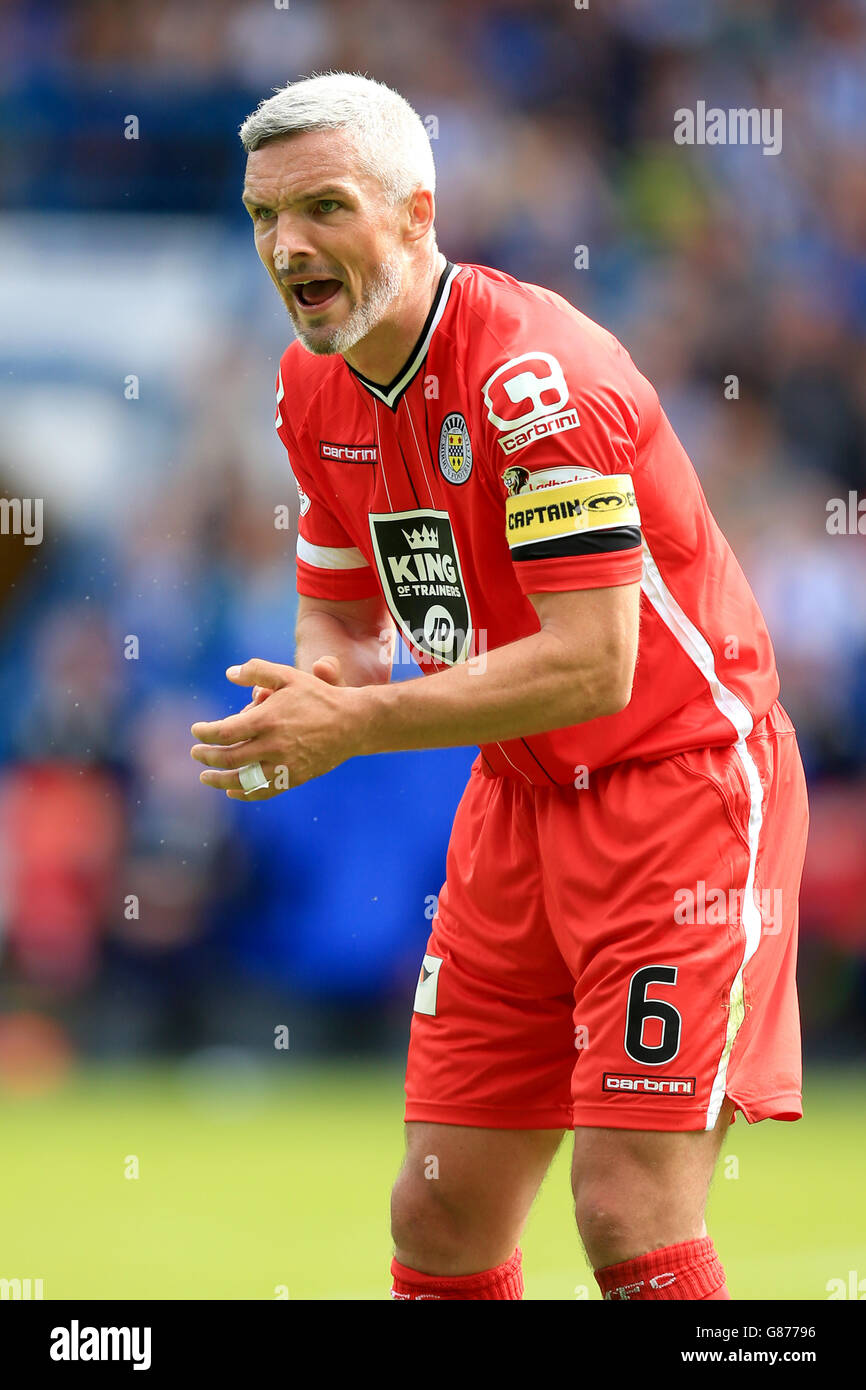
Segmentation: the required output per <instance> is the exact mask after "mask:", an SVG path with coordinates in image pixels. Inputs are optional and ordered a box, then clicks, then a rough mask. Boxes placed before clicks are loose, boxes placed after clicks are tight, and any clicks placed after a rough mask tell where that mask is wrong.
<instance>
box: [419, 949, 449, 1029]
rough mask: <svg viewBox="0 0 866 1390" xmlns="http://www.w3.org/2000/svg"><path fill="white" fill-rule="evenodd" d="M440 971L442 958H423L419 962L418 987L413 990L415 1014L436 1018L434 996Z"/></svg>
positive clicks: (437, 987)
mask: <svg viewBox="0 0 866 1390" xmlns="http://www.w3.org/2000/svg"><path fill="white" fill-rule="evenodd" d="M441 969H442V958H441V957H440V956H425V957H424V959H423V961H422V962H421V972H420V974H419V976H418V986H417V988H416V990H415V1003H414V1005H413V1008H414V1011H415V1013H416V1014H429V1015H430V1017H431V1018H435V1017H436V995H437V992H438V989H439V971H440V970H441Z"/></svg>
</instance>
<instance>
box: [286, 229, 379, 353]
mask: <svg viewBox="0 0 866 1390" xmlns="http://www.w3.org/2000/svg"><path fill="white" fill-rule="evenodd" d="M402 289H403V275H402V270H401V266H400V261H399V258H398V256H397V255H396V254H395V255H393V256H390V257H389V258H388V259H387V260H386V261H382V263H381V264H380V265H379V266H378V267H377V269H376V273H375V276H374V277H373V279H372V280H371V281H370V283H369V284H368V285H367V287H366V288H365V290H364V295H363V298H362V300H361V302H360V304H356V305H355V307H354V308H353V309H352V310H351V312H350V313H349V316H348V318H346V319H344V320H343V322H342V323H338V324H335V325H334V326H333V328H331V327H328V326H323V327H321V328H307V327H305V326H304V325H303V324H302V323H300V322H299V319H298V317H296V315H295V313H294V312H293V311H292V309H291V308H290V310H289V313H290V315H291V319H292V322H293V324H294V326H295V333H296V334H297V337H298V341H299V342H300V343H301V345H302V347H305V348H306V349H307V351H308V352H312V353H314V354H315V356H317V357H326V356H332V355H334V354H335V353H346V352H350V351H351V349H352V348H353V347H355V345H356V344H357V343H360V341H361V339H362V338H366V336H367V334H368V333H370V332H372V330H373V329H374V328H375V327H376V326H377V324H379V323H381V321H382V319H383V318H384V317H385V314H386V312H387V310H388V309H389V308H390V306H391V305H392V304H393V303H394V301H395V299H397V298H398V297H399V295H400V292H401V291H402Z"/></svg>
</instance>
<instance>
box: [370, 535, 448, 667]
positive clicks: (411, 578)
mask: <svg viewBox="0 0 866 1390" xmlns="http://www.w3.org/2000/svg"><path fill="white" fill-rule="evenodd" d="M369 520H370V535H371V537H372V540H373V551H374V553H375V556H376V567H377V569H378V571H379V577H380V579H381V581H382V588H383V590H384V593H385V599H386V601H387V604H388V608H389V609H390V612H391V616H392V617H393V619H394V621H395V622H396V624H397V626H398V628H399V629H400V631H401V632H402V634H403V636H404V637H405V638H406V640H407V641H408V642H410V643H411V644H412V646H413V647H415V648H416V650H417V651H420V652H423V653H424V655H425V656H428V657H433V658H434V659H435V660H436V661H441V662H444V663H446V664H447V665H449V666H450V665H454V663H455V662H458V661H464V660H465V658H466V656H467V653H468V652H469V650H470V643H471V640H472V619H471V616H470V613H469V602H468V600H467V597H466V586H465V584H464V582H463V574H462V572H461V569H460V556H459V555H458V554H457V545H456V542H455V539H454V532H453V530H452V528H451V518H450V517H449V515H448V513H447V512H439V511H426V510H425V511H420V510H419V511H412V512H381V513H371V514H370V518H369Z"/></svg>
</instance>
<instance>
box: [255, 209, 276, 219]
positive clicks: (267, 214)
mask: <svg viewBox="0 0 866 1390" xmlns="http://www.w3.org/2000/svg"><path fill="white" fill-rule="evenodd" d="M273 215H274V210H273V208H253V218H254V219H255V221H256V222H269V221H270V220H271V218H272V217H273Z"/></svg>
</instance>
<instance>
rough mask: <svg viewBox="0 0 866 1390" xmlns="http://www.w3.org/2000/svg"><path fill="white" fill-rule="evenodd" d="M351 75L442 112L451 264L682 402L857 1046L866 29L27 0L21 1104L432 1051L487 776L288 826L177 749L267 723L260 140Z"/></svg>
mask: <svg viewBox="0 0 866 1390" xmlns="http://www.w3.org/2000/svg"><path fill="white" fill-rule="evenodd" d="M331 68H339V69H349V70H358V71H362V72H367V73H369V74H370V75H371V76H374V77H376V78H379V79H381V80H383V81H385V82H388V83H390V84H391V85H393V86H396V87H397V88H398V89H399V90H400V91H401V92H403V93H404V94H405V95H406V96H407V97H408V99H409V100H410V101H411V102H412V103H413V105H414V106H415V107H416V109H417V110H418V111H419V113H420V114H421V115H422V116H423V117H424V118H425V120H426V121H427V124H428V129H429V130H430V131H431V133H432V134H433V136H434V142H433V143H434V153H435V155H436V159H437V165H438V171H439V193H438V208H439V219H438V220H439V241H440V246H441V247H442V249H443V250H444V251H445V252H446V254H447V255H448V256H449V258H451V259H452V260H455V261H475V262H481V263H484V264H488V265H494V266H498V267H502V268H504V269H506V270H508V271H509V272H511V273H512V274H514V275H516V276H518V277H519V278H521V279H525V280H531V281H535V282H538V283H540V284H543V285H546V286H549V287H551V288H553V289H555V290H557V291H559V292H560V293H561V294H563V295H565V296H566V297H567V298H568V299H570V300H571V301H572V302H573V303H575V304H576V305H577V306H578V307H579V308H581V309H582V310H584V311H585V312H586V313H588V314H589V315H590V316H592V317H593V318H597V319H598V320H599V321H600V322H602V323H603V324H605V326H607V327H609V328H610V329H611V330H612V331H613V332H614V333H616V334H617V335H618V336H619V337H620V338H621V339H622V341H623V342H624V343H625V345H626V346H627V347H628V349H629V350H630V352H631V353H632V355H633V357H634V358H635V361H636V362H637V364H638V366H639V367H640V368H642V369H643V370H644V371H645V372H646V373H647V375H648V376H649V377H650V379H651V380H652V381H653V383H654V385H655V386H656V388H657V389H658V391H659V394H660V396H661V399H662V402H663V404H664V406H665V408H666V410H667V411H668V413H669V415H670V416H671V418H672V420H673V423H674V426H675V428H676V429H677V430H678V432H679V434H680V436H681V438H682V440H683V442H684V444H685V446H686V448H687V449H688V451H689V453H690V455H691V457H692V459H693V461H694V464H695V467H696V468H697V470H698V473H699V475H700V477H701V480H702V482H703V485H704V488H705V490H706V492H707V495H708V497H709V500H710V504H711V506H712V507H713V509H714V511H715V513H716V515H717V517H718V519H719V521H720V523H721V525H722V527H723V529H724V530H725V532H726V534H727V535H728V537H729V539H730V541H731V543H732V545H733V547H734V549H735V551H736V553H737V555H738V557H739V559H740V562H741V564H742V565H743V567H744V569H745V571H746V574H747V576H748V577H749V579H750V581H751V583H752V585H753V587H754V589H755V591H756V594H757V596H758V599H759V602H760V603H761V605H762V607H763V609H764V612H765V614H766V617H767V620H768V623H769V626H770V630H771V633H772V634H773V637H774V641H775V644H776V651H777V656H778V662H779V667H780V671H781V677H782V699H783V702H784V703H785V705H786V706H787V708H788V710H789V711H790V713H791V715H792V717H793V718H794V720H795V722H796V724H797V727H798V730H799V734H800V739H801V745H802V749H803V754H804V758H805V760H806V764H807V771H808V775H809V781H810V786H811V798H812V814H813V830H812V836H811V843H810V850H809V859H808V865H807V873H806V881H805V885H804V891H803V927H802V930H803V945H802V952H801V990H802V1000H803V1014H804V1029H805V1043H806V1049H807V1056H811V1057H814V1058H821V1057H825V1058H836V1057H840V1056H843V1055H845V1056H852V1055H860V1056H862V1055H863V1053H864V1050H866V969H864V961H866V718H864V716H866V544H864V539H863V537H862V536H860V535H856V534H853V535H842V536H837V535H830V534H828V531H827V525H826V522H827V503H828V501H829V499H832V498H837V497H838V498H843V499H844V498H847V497H848V493H849V491H850V490H855V491H858V490H859V494H863V493H864V492H866V332H864V330H866V138H864V136H866V6H864V4H863V3H862V2H860V3H854V0H824V3H822V4H814V3H805V0H777V2H775V3H774V0H605V3H603V4H602V3H596V0H592V4H591V6H590V8H589V9H588V10H577V9H575V8H573V7H571V6H570V5H569V4H567V3H565V0H557V2H556V3H547V0H535V3H532V4H530V3H523V2H522V0H496V3H488V0H459V2H458V0H435V3H433V2H432V0H431V3H427V4H425V5H423V6H412V7H411V15H410V14H409V12H408V10H407V7H406V6H405V4H401V3H398V0H366V2H365V3H364V4H358V3H355V0H291V5H290V7H289V8H288V9H278V8H277V7H276V6H275V5H274V4H273V3H270V0H149V3H147V4H137V5H120V4H116V3H112V2H111V0H78V2H77V3H62V0H39V3H28V2H27V0H4V3H2V4H0V127H2V132H3V145H2V152H0V195H2V207H3V212H2V216H0V493H2V494H3V495H5V496H8V497H40V498H42V499H44V539H43V541H42V544H41V545H27V544H25V541H24V538H23V537H21V536H14V535H4V536H2V537H0V592H2V599H0V603H2V607H0V697H2V708H3V719H2V721H0V759H2V767H0V1005H2V1013H3V1018H2V1020H0V1077H2V1076H4V1075H5V1076H6V1077H12V1076H17V1075H19V1074H24V1073H32V1074H33V1075H34V1077H38V1075H41V1074H43V1073H44V1074H46V1075H50V1074H52V1073H53V1072H54V1071H55V1070H57V1069H61V1070H62V1069H63V1068H64V1067H65V1066H67V1065H68V1063H69V1062H70V1061H71V1060H72V1059H73V1058H74V1057H76V1056H85V1057H88V1058H95V1059H105V1058H112V1059H116V1058H121V1059H130V1060H139V1059H147V1058H152V1057H159V1056H178V1055H189V1054H192V1053H195V1052H198V1051H200V1050H201V1049H210V1048H222V1047H227V1046H232V1047H235V1048H243V1047H247V1048H250V1049H254V1048H255V1049H259V1048H262V1047H264V1048H270V1047H272V1045H273V1024H272V1022H271V1021H272V1020H275V1019H276V1020H286V1021H287V1022H288V1024H289V1026H290V1028H291V1046H292V1049H293V1050H294V1051H297V1052H298V1053H300V1054H302V1055H307V1056H310V1057H313V1056H321V1055H329V1054H332V1055H352V1056H362V1055H363V1056H366V1055H371V1056H377V1055H379V1054H389V1055H393V1056H395V1057H397V1056H399V1054H400V1052H401V1050H402V1049H404V1048H405V1042H406V1037H407V1033H408V1020H409V1009H410V1006H411V992H412V989H413V987H414V981H415V978H416V975H417V970H418V962H419V959H420V956H421V953H422V951H423V949H424V943H425V941H426V937H427V933H428V931H429V926H430V918H431V917H432V913H433V902H434V898H435V895H436V893H437V892H438V891H439V888H440V885H441V881H442V878H443V875H444V858H445V846H446V843H447V837H448V832H449V829H450V824H451V818H452V816H453V812H454V808H455V806H456V803H457V800H458V798H459V795H460V792H461V789H462V786H463V784H464V781H465V777H466V774H467V771H468V768H469V765H470V763H471V761H472V758H473V756H474V750H468V749H466V750H462V749H461V750H451V751H448V752H435V753H434V752H430V753H421V754H412V755H409V754H406V755H401V756H399V757H380V758H375V759H367V760H364V761H355V762H351V763H349V764H347V765H345V766H343V767H342V768H340V769H338V770H337V771H336V772H334V773H332V774H331V775H330V776H329V777H327V778H326V779H323V780H321V781H320V782H317V783H314V784H312V785H310V786H307V787H304V788H302V789H300V790H298V791H296V792H292V793H291V794H290V795H285V796H283V797H281V798H279V799H277V800H276V801H274V802H273V803H270V804H265V805H260V806H243V805H241V806H238V805H237V804H235V803H230V802H228V801H227V800H226V799H225V798H223V797H221V796H219V795H217V794H215V793H213V792H208V791H206V790H204V789H203V788H202V787H201V786H200V785H199V783H198V779H197V769H196V767H195V765H193V764H192V763H191V761H190V759H189V756H188V749H189V744H190V737H189V733H188V729H189V725H190V723H191V722H192V720H193V719H195V718H202V717H203V718H214V717H217V716H218V715H219V714H220V713H222V712H224V711H227V710H229V709H234V708H237V707H238V706H239V705H240V704H241V703H243V701H242V700H240V699H239V698H238V694H237V692H236V691H235V690H234V689H233V688H231V687H229V685H228V683H227V682H226V681H225V679H224V675H223V672H224V669H225V667H226V666H227V665H229V664H231V663H233V662H236V661H239V660H243V659H245V658H247V657H250V656H261V657H265V658H267V659H269V660H273V661H284V662H289V661H291V660H292V650H293V641H292V631H293V622H294V611H295V597H294V575H293V553H294V534H295V533H294V529H292V530H290V531H286V530H280V529H277V528H276V527H275V525H274V515H275V508H279V507H280V506H283V505H287V506H289V507H290V508H291V509H292V511H293V513H294V512H296V507H297V503H296V495H295V489H294V486H293V485H292V483H291V479H290V477H289V474H288V471H287V468H286V460H285V456H284V453H283V451H282V448H281V446H280V444H279V441H278V440H277V437H276V434H275V432H274V428H273V413H274V404H273V402H274V395H273V383H274V376H275V369H276V363H277V361H278V358H279V356H280V354H281V352H282V351H283V349H284V347H285V345H286V343H287V341H288V339H289V337H290V334H291V328H290V324H289V320H288V318H287V316H286V314H285V310H284V309H283V307H282V306H281V304H280V303H279V302H278V300H277V297H276V295H275V294H274V291H273V288H272V286H271V284H270V282H269V280H268V278H267V276H266V275H265V273H264V271H263V270H262V268H261V266H260V264H259V262H258V260H257V258H256V256H255V253H254V250H253V244H252V235H251V228H250V224H249V220H248V218H247V216H246V213H245V212H244V211H243V209H242V207H241V205H240V201H239V195H240V189H241V184H242V176H243V157H242V151H241V148H240V145H239V142H238V140H237V138H236V130H237V126H238V125H239V123H240V121H241V120H242V119H243V118H244V116H246V115H247V113H248V112H249V111H250V110H251V109H252V108H253V107H254V106H255V105H256V104H257V103H258V101H259V100H260V99H261V98H262V96H265V95H267V94H268V93H269V92H270V91H271V90H272V89H273V88H274V87H277V86H281V85H282V84H283V83H284V82H286V81H288V80H291V79H294V78H296V77H299V76H302V75H307V74H309V73H311V72H314V71H324V70H328V69H331ZM700 99H703V100H706V102H707V104H708V105H709V106H721V107H724V108H727V107H733V106H737V107H750V106H759V107H771V108H776V107H780V108H782V110H783V113H784V127H783V131H784V138H783V148H782V152H781V153H780V154H779V155H777V156H774V157H767V156H764V155H762V153H761V150H760V149H759V148H756V147H749V146H740V147H735V146H726V147H714V148H710V147H684V146H678V145H676V144H675V143H674V141H673V126H674V117H673V112H674V111H675V110H676V109H677V108H680V107H694V105H695V103H696V102H697V101H698V100H700ZM132 117H134V118H136V119H135V120H131V119H130V118H132ZM136 127H137V128H136ZM131 134H133V135H135V136H136V138H128V137H129V136H130V135H131ZM581 246H585V247H586V248H587V251H588V265H587V266H585V267H584V268H580V269H578V268H576V265H575V261H576V259H577V260H580V257H579V256H578V255H577V248H578V247H581ZM732 375H734V376H736V377H737V379H738V383H739V395H738V398H736V399H727V398H726V396H725V391H724V383H725V380H726V378H729V377H730V376H732ZM130 639H135V640H134V641H131V640H130ZM415 674H416V673H415V671H414V668H413V667H412V665H411V662H409V660H408V658H407V657H406V655H405V652H402V653H401V660H400V663H399V665H398V667H397V670H396V672H395V675H396V676H397V677H398V678H401V679H406V678H413V677H414V675H415Z"/></svg>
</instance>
